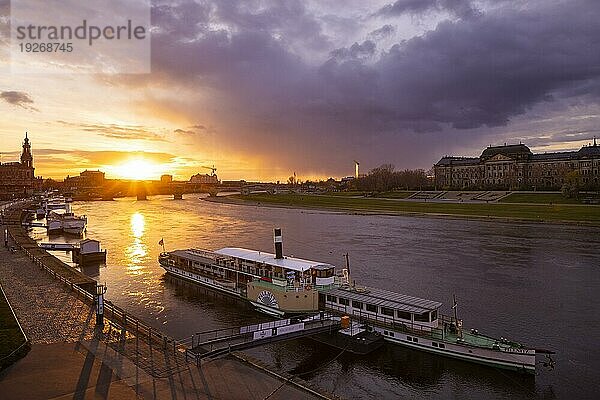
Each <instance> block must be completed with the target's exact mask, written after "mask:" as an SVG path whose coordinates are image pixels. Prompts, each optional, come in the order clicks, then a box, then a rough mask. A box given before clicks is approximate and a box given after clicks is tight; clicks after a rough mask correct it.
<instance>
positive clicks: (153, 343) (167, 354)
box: [9, 229, 187, 377]
mask: <svg viewBox="0 0 600 400" xmlns="http://www.w3.org/2000/svg"><path fill="white" fill-rule="evenodd" d="M15 236H17V237H15ZM9 237H10V238H11V240H12V242H13V243H14V244H15V245H16V246H17V247H18V248H19V249H20V250H22V251H23V253H24V254H25V255H26V256H27V257H28V258H29V259H30V260H31V261H32V262H33V264H34V265H36V266H37V267H39V268H40V269H41V270H44V271H45V272H46V273H47V274H48V276H50V277H52V278H53V279H55V280H56V281H59V282H61V283H62V284H63V285H64V286H65V287H66V288H67V289H69V290H70V292H71V296H66V297H65V298H64V299H63V301H62V302H61V303H60V304H56V308H57V310H55V312H54V315H55V316H56V317H58V316H59V314H64V313H69V314H72V313H76V314H77V317H79V318H76V319H79V321H78V322H77V323H75V322H73V324H76V325H77V326H73V327H72V328H71V329H70V330H71V331H72V333H73V334H75V332H77V334H79V337H80V340H84V338H87V339H91V338H95V339H99V340H100V341H102V342H104V343H105V344H106V345H108V346H109V347H111V348H113V349H114V350H116V351H118V352H119V353H120V354H122V355H124V356H127V357H128V358H130V359H131V360H135V361H136V363H139V366H140V368H142V369H144V370H145V371H146V372H147V373H148V374H150V375H151V376H153V377H166V376H170V375H172V374H174V373H176V372H178V371H179V370H181V369H182V368H187V367H186V359H185V349H182V348H181V347H178V346H177V341H175V340H174V339H173V338H171V337H169V336H167V335H164V334H163V333H161V332H160V331H158V330H156V329H153V328H152V327H151V326H149V325H147V324H146V323H144V322H143V321H141V320H139V319H138V318H136V317H134V316H132V315H130V314H128V313H127V312H126V311H125V310H123V309H122V308H121V307H119V306H117V305H115V304H113V303H112V302H110V301H108V300H105V301H104V316H105V324H106V325H105V327H104V329H103V330H100V331H98V330H97V329H94V325H93V323H94V318H93V313H94V305H95V296H94V295H92V294H91V293H89V291H88V290H89V287H88V286H89V285H87V284H86V285H85V286H86V289H84V288H83V287H81V286H79V285H78V283H77V279H74V280H71V279H69V278H72V277H71V276H69V277H65V276H63V275H61V274H60V273H57V272H56V271H55V270H54V269H53V268H51V267H50V266H48V265H47V261H48V259H49V258H54V257H53V256H49V257H48V256H43V257H38V256H37V255H35V254H34V251H31V250H32V249H30V248H29V245H28V244H26V245H24V246H23V245H21V244H20V241H18V240H16V239H18V238H19V237H18V235H15V234H14V231H13V230H11V229H9ZM39 278H41V277H38V276H36V277H35V278H34V279H39ZM86 283H87V282H86ZM39 296H40V299H38V300H37V302H43V301H44V299H43V295H42V294H41V293H40V294H39ZM69 297H73V298H69ZM78 303H84V304H85V305H87V307H85V306H84V305H83V304H80V305H76V304H78ZM82 307H83V308H87V310H82ZM60 308H63V309H60ZM70 317H71V318H72V317H74V316H73V315H70ZM64 321H65V323H69V324H70V325H71V322H67V320H66V319H65V320H64ZM40 323H43V322H40ZM50 323H51V325H53V321H50Z"/></svg>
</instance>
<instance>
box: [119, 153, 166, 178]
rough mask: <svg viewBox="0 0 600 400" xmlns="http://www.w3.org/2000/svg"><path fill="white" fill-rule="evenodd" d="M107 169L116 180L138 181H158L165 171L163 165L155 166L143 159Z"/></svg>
mask: <svg viewBox="0 0 600 400" xmlns="http://www.w3.org/2000/svg"><path fill="white" fill-rule="evenodd" d="M108 169H109V170H110V172H112V173H113V174H114V175H115V176H116V177H118V178H122V179H138V180H145V179H158V178H159V177H160V175H161V174H163V173H165V170H166V168H165V167H164V166H163V165H160V164H155V163H153V162H151V161H148V160H146V159H143V158H136V159H132V160H128V161H126V162H124V163H123V164H119V165H113V166H111V167H109V168H108Z"/></svg>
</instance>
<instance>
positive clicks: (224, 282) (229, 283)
mask: <svg viewBox="0 0 600 400" xmlns="http://www.w3.org/2000/svg"><path fill="white" fill-rule="evenodd" d="M159 263H160V265H161V266H162V267H163V268H164V269H165V270H166V271H167V272H168V273H171V274H173V275H176V276H179V277H181V278H184V279H187V280H190V281H193V282H196V283H198V284H201V285H204V286H206V287H209V288H211V289H215V290H218V291H220V292H223V293H227V294H229V295H232V296H235V297H238V298H241V299H244V300H246V301H248V302H250V303H251V304H252V305H253V306H254V307H256V309H257V310H259V311H261V312H264V313H267V314H270V315H274V316H281V315H284V314H286V313H287V314H290V313H307V312H316V311H318V310H319V292H318V290H317V289H318V287H319V286H326V287H330V286H331V287H332V286H333V284H334V273H335V267H334V266H333V265H330V264H326V263H319V262H315V261H309V260H304V259H301V258H295V257H284V256H283V250H282V240H281V230H277V229H276V230H275V254H273V253H267V252H261V251H256V250H248V249H242V248H237V247H226V248H223V249H219V250H215V251H210V250H202V249H187V250H175V251H171V252H163V253H161V254H160V256H159Z"/></svg>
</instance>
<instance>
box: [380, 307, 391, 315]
mask: <svg viewBox="0 0 600 400" xmlns="http://www.w3.org/2000/svg"><path fill="white" fill-rule="evenodd" d="M381 313H382V314H383V315H389V316H390V317H393V316H394V310H393V309H391V308H387V307H381Z"/></svg>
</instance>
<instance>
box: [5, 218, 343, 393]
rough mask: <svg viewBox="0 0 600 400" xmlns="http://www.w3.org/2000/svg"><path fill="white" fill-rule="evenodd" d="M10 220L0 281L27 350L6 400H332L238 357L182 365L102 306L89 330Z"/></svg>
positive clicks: (165, 342)
mask: <svg viewBox="0 0 600 400" xmlns="http://www.w3.org/2000/svg"><path fill="white" fill-rule="evenodd" d="M13 211H15V210H13ZM17 215H20V213H17V212H16V211H15V212H14V213H12V212H9V213H7V216H8V217H9V218H8V219H7V222H9V224H10V225H9V228H11V229H10V231H11V236H10V242H9V247H8V248H5V247H4V246H2V247H1V248H0V282H2V284H3V286H4V288H5V290H6V296H7V298H8V300H9V301H10V302H11V304H12V305H13V307H14V310H15V314H16V316H17V318H18V320H19V321H20V323H21V325H22V327H23V330H24V331H25V332H26V333H27V336H28V338H29V339H30V341H31V346H32V350H31V352H30V353H29V354H27V355H26V356H25V357H24V358H22V359H21V360H19V361H17V362H16V363H14V364H13V365H11V366H10V367H8V368H7V369H6V370H4V371H2V373H0V393H2V394H3V395H4V396H6V397H7V398H27V399H47V398H67V397H68V398H74V399H83V398H88V397H94V398H96V397H97V398H103V399H106V398H114V399H137V398H150V399H181V398H196V399H213V398H214V399H248V398H266V397H269V398H272V399H306V398H310V399H312V398H314V399H327V398H332V396H330V395H324V394H321V393H319V392H318V391H316V390H315V389H314V388H310V387H309V385H307V384H306V383H305V382H301V381H299V380H290V379H287V378H286V377H283V376H278V375H277V374H274V373H268V372H266V371H264V370H262V369H261V368H258V367H257V366H255V365H254V364H253V363H252V362H251V361H247V360H244V359H240V358H239V357H234V356H231V357H226V358H222V359H217V360H213V361H209V362H206V363H202V364H201V365H199V366H198V365H196V364H194V363H188V360H186V358H185V356H184V353H182V352H180V351H178V349H177V347H176V346H175V341H174V340H173V339H172V338H169V337H167V336H165V335H163V334H161V333H160V331H158V330H156V329H152V328H150V332H148V329H147V328H143V329H142V325H144V327H145V326H147V325H146V324H144V323H143V322H142V321H140V320H138V319H136V318H135V317H133V316H131V315H127V316H126V315H125V314H124V311H123V310H121V309H119V308H118V307H116V306H114V305H112V304H111V303H110V302H109V301H106V303H105V318H104V320H105V324H104V326H103V327H98V326H96V325H95V308H94V304H93V303H92V301H91V296H90V295H89V294H88V292H86V290H84V289H82V288H80V286H79V285H77V284H73V283H72V282H73V281H70V280H69V278H71V277H73V275H71V274H69V273H67V274H66V276H63V275H61V273H60V272H61V270H60V269H58V270H56V271H55V270H54V269H51V268H50V266H49V265H46V264H47V263H49V262H50V260H51V259H55V260H56V258H55V257H54V256H52V255H49V254H48V255H47V256H44V257H43V258H42V259H40V258H37V257H36V256H32V254H33V253H32V252H33V248H30V247H28V246H29V245H31V243H28V240H27V238H28V236H27V235H26V233H24V232H23V231H24V229H23V228H22V227H21V226H20V223H17V221H16V219H18V218H17ZM57 261H58V260H57ZM70 269H71V271H75V270H73V268H70ZM92 281H93V280H92ZM93 283H94V286H95V281H93ZM109 286H110V283H109ZM109 311H110V312H109ZM116 311H118V312H116Z"/></svg>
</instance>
